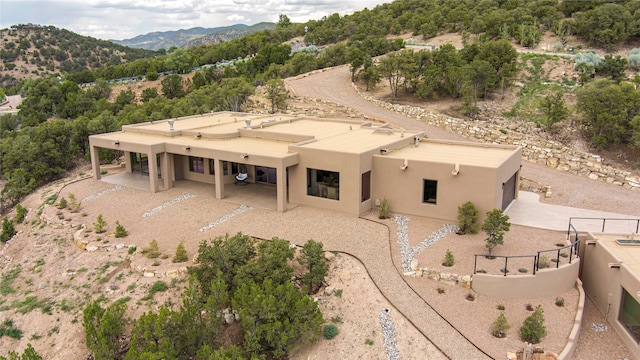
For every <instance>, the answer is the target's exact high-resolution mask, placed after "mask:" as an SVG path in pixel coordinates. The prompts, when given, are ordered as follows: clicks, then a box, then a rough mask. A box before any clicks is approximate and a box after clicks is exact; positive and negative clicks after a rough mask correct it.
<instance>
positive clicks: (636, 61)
mask: <svg viewBox="0 0 640 360" xmlns="http://www.w3.org/2000/svg"><path fill="white" fill-rule="evenodd" d="M627 64H629V67H630V68H632V69H633V70H640V48H635V49H633V50H631V52H630V53H629V58H628V59H627Z"/></svg>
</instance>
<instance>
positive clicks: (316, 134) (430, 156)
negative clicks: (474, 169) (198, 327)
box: [93, 112, 517, 167]
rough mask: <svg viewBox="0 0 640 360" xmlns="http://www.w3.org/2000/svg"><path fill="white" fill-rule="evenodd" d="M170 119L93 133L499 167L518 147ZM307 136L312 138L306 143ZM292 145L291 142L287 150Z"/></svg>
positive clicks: (341, 129)
mask: <svg viewBox="0 0 640 360" xmlns="http://www.w3.org/2000/svg"><path fill="white" fill-rule="evenodd" d="M248 119H251V126H252V129H251V130H248V129H247V130H245V131H244V132H242V129H246V126H247V125H246V123H245V120H248ZM169 121H170V120H161V121H153V122H148V123H141V124H133V125H125V126H123V127H122V131H119V132H113V133H107V134H101V135H93V137H96V138H101V139H107V140H110V141H114V142H115V141H116V140H119V141H121V142H125V143H132V144H141V145H155V144H162V143H166V144H177V145H183V146H186V145H189V146H191V147H195V148H202V149H212V150H222V151H231V152H238V153H244V152H246V153H251V154H260V155H264V156H272V157H283V156H284V155H285V154H291V152H295V148H296V146H299V147H301V148H307V149H319V150H324V151H335V152H343V153H352V154H360V153H364V152H367V151H371V150H375V149H383V148H390V150H392V151H389V152H388V153H387V154H386V155H385V156H388V157H392V158H401V159H409V160H418V161H428V162H439V163H457V164H461V165H473V166H482V167H498V166H500V165H501V164H502V163H503V162H504V161H505V160H506V159H508V158H509V157H510V156H511V155H512V154H513V153H514V151H516V149H517V146H508V145H488V144H475V143H466V142H457V141H437V140H429V139H427V140H422V141H421V142H420V144H419V146H417V147H416V146H414V145H408V146H403V147H401V148H399V149H395V150H394V149H393V147H394V145H395V146H402V145H400V144H403V143H404V144H406V143H407V142H411V143H413V139H412V138H413V137H415V136H421V135H422V133H421V132H409V131H407V132H402V131H398V130H395V131H394V130H391V129H388V128H386V127H385V126H380V125H377V124H376V125H372V124H370V123H369V122H367V121H365V120H360V119H325V118H322V119H320V118H313V117H306V116H295V115H281V114H273V115H271V114H248V113H234V112H216V113H207V114H201V115H193V116H187V117H182V118H178V119H173V129H174V130H173V131H171V130H170V126H169ZM262 133H263V134H264V136H261V134H262ZM198 135H201V136H198ZM307 139H313V141H305V140H307ZM291 145H295V146H294V147H293V148H291V149H290V146H291Z"/></svg>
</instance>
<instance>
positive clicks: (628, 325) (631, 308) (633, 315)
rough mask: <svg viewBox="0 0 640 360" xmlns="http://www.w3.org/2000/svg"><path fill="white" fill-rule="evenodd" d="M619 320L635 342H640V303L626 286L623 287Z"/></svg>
mask: <svg viewBox="0 0 640 360" xmlns="http://www.w3.org/2000/svg"><path fill="white" fill-rule="evenodd" d="M618 321H620V323H622V326H624V328H625V329H626V330H627V332H628V333H629V335H631V336H632V337H633V339H634V340H635V342H636V343H640V304H638V302H637V301H636V299H634V298H633V296H631V294H629V293H628V292H627V290H626V289H624V288H623V289H622V305H621V306H620V314H619V315H618Z"/></svg>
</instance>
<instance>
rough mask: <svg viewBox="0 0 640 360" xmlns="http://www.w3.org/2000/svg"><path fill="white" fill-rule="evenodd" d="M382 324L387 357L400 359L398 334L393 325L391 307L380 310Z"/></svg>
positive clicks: (393, 359)
mask: <svg viewBox="0 0 640 360" xmlns="http://www.w3.org/2000/svg"><path fill="white" fill-rule="evenodd" d="M380 326H381V327H382V335H383V336H384V350H385V351H386V352H387V359H389V360H400V350H398V343H397V339H398V334H397V333H396V329H395V327H394V326H393V319H392V318H391V309H389V308H385V309H384V310H382V311H381V312H380Z"/></svg>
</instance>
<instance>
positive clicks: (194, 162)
mask: <svg viewBox="0 0 640 360" xmlns="http://www.w3.org/2000/svg"><path fill="white" fill-rule="evenodd" d="M189 171H191V172H195V173H200V174H204V159H203V158H201V157H195V156H189Z"/></svg>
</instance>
